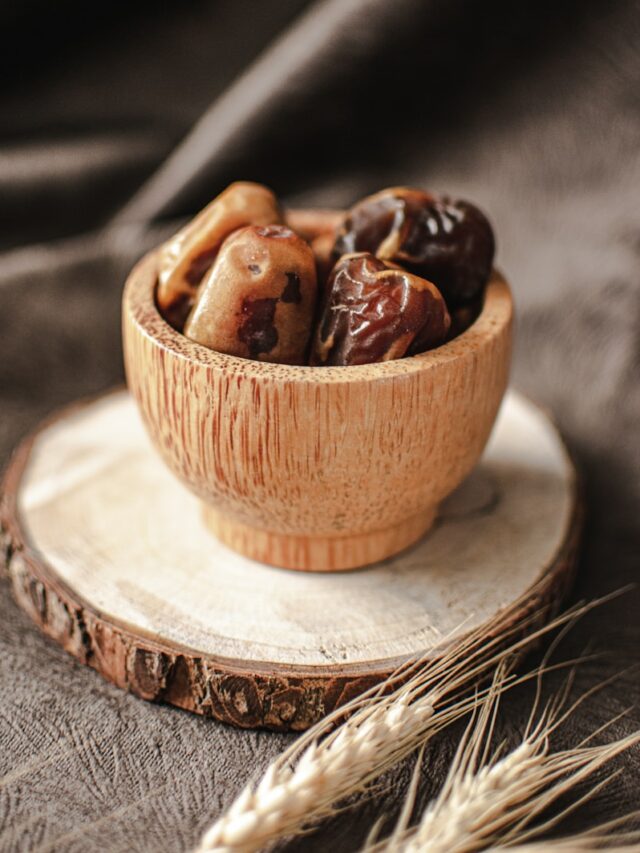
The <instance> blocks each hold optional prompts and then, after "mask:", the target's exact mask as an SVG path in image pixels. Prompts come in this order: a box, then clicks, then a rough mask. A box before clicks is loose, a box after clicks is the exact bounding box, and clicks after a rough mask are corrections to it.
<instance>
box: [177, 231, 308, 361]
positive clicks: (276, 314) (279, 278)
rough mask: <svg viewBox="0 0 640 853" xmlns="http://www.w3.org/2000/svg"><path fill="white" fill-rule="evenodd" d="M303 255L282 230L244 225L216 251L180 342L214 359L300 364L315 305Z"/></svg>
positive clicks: (297, 240) (299, 243)
mask: <svg viewBox="0 0 640 853" xmlns="http://www.w3.org/2000/svg"><path fill="white" fill-rule="evenodd" d="M316 290H317V287H316V266H315V258H314V256H313V252H312V250H311V247H310V246H309V245H308V244H307V243H306V242H305V241H304V240H303V239H302V238H301V237H298V235H297V234H294V232H293V231H292V230H291V229H290V228H287V227H286V226H284V225H267V226H257V225H250V226H248V227H246V228H241V229H239V230H237V231H235V232H234V233H233V234H231V236H229V237H227V239H226V240H225V241H224V243H223V244H222V246H221V248H220V251H219V253H218V256H217V258H216V259H215V262H214V263H213V266H212V267H211V270H210V271H209V273H207V275H206V277H205V279H204V280H203V282H202V284H201V285H200V289H199V291H198V295H197V300H196V302H195V305H194V307H193V309H192V311H191V313H190V314H189V316H188V318H187V321H186V323H185V327H184V334H185V335H186V336H187V337H188V338H191V339H192V340H194V341H196V342H197V343H200V344H203V345H204V346H206V347H209V348H210V349H214V350H217V351H218V352H223V353H228V354H229V355H235V356H240V357H242V358H253V359H258V360H260V361H271V362H280V363H283V364H304V363H305V360H306V354H307V349H308V344H309V338H310V336H311V324H312V321H313V315H314V311H315V303H316Z"/></svg>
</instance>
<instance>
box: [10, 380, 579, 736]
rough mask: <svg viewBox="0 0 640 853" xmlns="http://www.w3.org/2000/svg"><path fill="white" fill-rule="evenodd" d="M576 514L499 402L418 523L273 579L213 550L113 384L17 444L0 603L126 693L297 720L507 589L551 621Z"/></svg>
mask: <svg viewBox="0 0 640 853" xmlns="http://www.w3.org/2000/svg"><path fill="white" fill-rule="evenodd" d="M578 516H579V513H578V508H577V498H576V478H575V472H574V470H573V466H572V464H571V461H570V459H569V456H568V454H567V452H566V450H565V448H564V445H563V444H562V441H561V439H560V438H559V436H558V434H557V432H556V430H555V428H554V427H553V425H552V424H551V423H550V421H549V420H548V419H547V417H546V416H545V415H544V414H543V413H542V412H541V411H540V410H539V409H537V408H536V407H535V406H533V405H532V404H531V403H529V402H527V401H526V400H524V399H523V398H522V397H520V396H518V395H517V394H515V393H509V394H508V395H507V397H506V399H505V402H504V404H503V407H502V410H501V414H500V416H499V419H498V422H497V424H496V427H495V429H494V433H493V436H492V438H491V441H490V444H489V446H488V447H487V449H486V451H485V454H484V457H483V459H482V461H481V463H480V464H479V466H478V467H477V469H476V470H475V471H474V473H473V474H472V475H471V477H470V478H469V479H468V480H467V481H466V482H465V483H464V484H463V486H462V487H461V488H460V489H459V490H458V492H457V493H456V494H455V495H453V496H452V497H451V498H449V499H448V501H446V502H445V504H444V505H443V506H442V507H441V514H440V519H439V521H438V522H437V524H436V527H435V528H434V529H433V530H432V531H431V532H430V533H429V534H428V535H427V536H426V537H425V539H424V540H423V541H421V542H420V543H418V545H416V546H414V547H413V548H411V549H410V550H408V551H406V552H405V553H403V554H401V555H400V556H398V557H395V558H393V559H390V560H388V561H386V562H384V563H380V564H377V565H375V566H373V567H370V568H367V569H361V570H358V571H352V572H347V573H339V574H313V573H303V572H294V571H286V570H282V569H276V568H271V567H268V566H264V565H262V564H259V563H255V562H252V561H251V560H248V559H246V558H244V557H241V556H239V555H238V554H236V553H234V552H232V551H230V550H228V549H227V548H225V547H224V546H223V545H221V544H220V543H218V541H217V540H216V539H214V538H213V537H212V535H211V534H210V533H209V532H208V531H207V529H206V528H205V526H204V524H203V522H202V520H201V516H200V513H199V507H198V503H197V500H196V498H194V497H193V496H192V495H191V494H190V493H189V492H188V491H187V490H186V489H185V488H184V487H183V486H181V485H180V484H179V483H178V482H177V481H176V480H175V479H174V478H173V476H172V475H171V474H170V473H169V471H168V470H167V469H165V467H164V465H163V464H162V462H161V461H160V460H159V459H158V458H157V457H156V455H155V452H154V451H153V449H152V448H151V445H150V443H149V441H148V439H147V436H146V434H145V432H144V430H143V427H142V425H141V422H140V421H139V419H138V415H137V411H136V409H135V407H134V404H133V402H132V401H131V399H130V397H129V395H128V394H127V393H126V392H125V391H117V392H114V393H111V394H108V395H106V396H104V397H102V398H99V399H97V400H95V401H93V402H91V403H88V404H82V405H79V406H76V407H73V408H71V409H67V410H65V411H64V412H62V414H61V415H59V416H58V417H57V418H56V419H54V420H52V421H49V422H48V423H47V424H45V425H44V426H43V427H41V429H40V430H39V431H38V432H37V433H36V434H35V436H33V437H32V438H30V439H28V440H27V441H25V443H24V444H23V445H22V446H21V447H20V448H19V449H18V450H17V451H16V454H15V455H14V458H13V460H12V462H11V464H10V466H9V468H8V471H7V473H6V476H5V480H4V490H3V499H2V504H1V510H0V521H1V523H2V524H1V527H2V530H3V537H4V543H5V546H6V547H5V551H6V555H7V561H6V562H7V566H8V572H9V575H10V577H11V580H12V584H13V589H14V593H15V596H16V598H17V600H18V602H19V603H20V604H21V606H22V607H24V609H25V610H26V611H27V612H28V613H30V614H31V616H32V617H33V618H34V619H35V620H36V622H37V623H38V624H39V625H40V627H41V628H42V629H43V630H44V631H45V632H46V633H47V634H49V635H50V636H51V637H53V638H54V639H56V640H57V641H58V642H60V643H61V644H62V645H63V646H64V647H65V648H66V649H67V650H68V651H69V652H71V653H72V654H73V655H75V656H76V657H77V658H79V659H80V660H81V661H83V662H84V663H87V664H89V665H90V666H92V667H94V668H95V669H97V670H98V671H99V672H101V673H102V674H103V675H104V676H105V677H106V678H108V679H109V680H111V681H113V682H114V683H115V684H117V685H119V686H121V687H124V688H128V689H130V690H132V691H133V692H134V693H136V694H137V695H139V696H141V697H143V698H145V699H151V700H163V701H165V702H169V703H172V704H174V705H178V706H180V707H181V708H186V709H188V710H191V711H195V712H197V713H201V714H207V715H210V716H213V717H215V718H217V719H219V720H224V721H226V722H230V723H234V724H236V725H239V726H245V727H254V726H266V727H269V728H275V729H288V728H291V729H298V730H299V729H304V728H306V727H307V726H309V725H310V724H311V723H312V722H314V721H315V720H316V719H318V718H319V717H320V716H322V715H323V714H324V713H326V712H328V711H329V710H331V709H332V708H334V707H336V706H337V705H338V704H340V703H342V702H344V701H346V700H347V699H349V698H351V697H352V696H353V695H355V694H356V693H358V692H360V691H362V690H363V689H364V688H366V687H368V686H369V685H371V684H372V683H375V682H376V681H378V680H380V679H381V678H382V677H384V676H385V675H386V674H388V673H389V672H391V671H392V670H393V669H394V668H395V667H396V666H397V665H398V664H399V663H400V662H402V661H403V660H405V659H406V658H407V657H408V656H412V655H415V654H418V653H420V654H422V653H425V652H429V651H430V650H434V652H435V650H436V649H437V648H438V647H440V648H442V644H443V638H444V637H446V638H447V642H451V641H453V639H455V638H456V637H459V636H460V635H461V634H462V633H464V632H466V631H468V630H470V629H471V628H473V627H476V626H478V625H481V624H484V623H488V622H491V621H492V620H495V619H496V617H497V616H498V614H500V613H501V612H504V610H505V608H509V607H510V606H512V605H513V603H514V602H516V601H518V600H520V599H521V597H522V596H523V595H524V596H525V597H524V605H523V606H527V607H529V606H530V607H534V606H537V605H538V604H540V602H541V601H542V603H543V604H544V603H546V604H549V605H550V606H549V607H548V608H547V610H548V611H549V612H552V611H553V609H554V608H556V607H557V605H558V604H559V601H560V599H561V597H562V595H563V594H564V592H565V591H566V589H567V588H568V585H569V583H570V580H571V574H572V565H573V555H574V552H575V546H576V541H577V536H578V527H579V524H578ZM528 591H529V592H528ZM527 595H528V597H527Z"/></svg>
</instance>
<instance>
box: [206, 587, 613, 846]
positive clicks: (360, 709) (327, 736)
mask: <svg viewBox="0 0 640 853" xmlns="http://www.w3.org/2000/svg"><path fill="white" fill-rule="evenodd" d="M596 603H598V602H594V603H593V604H591V605H582V606H581V607H578V608H575V609H573V610H571V611H568V612H567V613H565V614H563V615H562V616H560V617H558V618H556V619H555V620H553V621H552V622H551V623H550V624H548V625H547V626H544V627H540V622H541V621H542V620H541V613H540V612H537V613H531V612H529V613H527V614H525V615H522V616H520V617H519V620H516V621H515V622H514V619H513V612H514V611H515V612H518V610H517V607H516V608H514V611H508V612H505V613H504V614H503V617H502V619H501V620H497V621H496V622H495V623H494V624H493V625H491V626H490V627H491V629H492V630H490V631H489V632H488V631H487V626H484V628H480V629H478V630H476V631H472V632H471V633H470V634H468V635H467V637H465V638H463V639H462V640H460V641H459V642H457V643H456V644H455V645H454V646H453V648H451V649H450V650H449V651H445V652H444V653H443V654H442V655H441V656H440V657H436V658H433V657H432V656H430V657H428V658H422V659H419V660H416V661H413V662H410V663H408V664H406V665H405V666H404V667H401V668H400V669H399V670H398V671H397V672H396V673H395V674H394V675H393V676H392V677H391V678H390V679H388V680H387V681H386V682H384V683H383V684H382V685H381V686H379V687H377V688H374V689H371V690H369V691H368V692H367V693H365V694H364V695H363V696H360V697H358V698H357V699H355V700H353V701H352V702H350V703H348V704H347V705H345V706H343V707H342V708H340V709H338V710H336V711H334V712H333V713H332V714H330V715H328V716H327V717H325V718H324V719H323V720H321V721H320V722H319V723H318V724H316V725H315V726H314V727H312V728H311V729H309V730H308V731H307V732H306V733H305V734H304V735H303V736H302V737H301V738H299V739H298V741H296V743H295V744H294V745H293V746H292V747H291V748H290V749H288V750H286V751H285V752H284V753H283V754H282V755H281V756H279V757H278V758H277V759H276V760H275V762H274V763H273V764H272V765H271V766H270V767H269V768H268V770H267V772H266V773H265V775H264V776H263V778H262V779H261V780H260V781H259V782H258V784H257V785H251V784H250V785H248V786H247V787H246V788H245V789H244V790H243V791H242V792H241V794H240V795H239V796H238V798H237V799H236V800H235V802H234V803H233V804H232V805H231V807H230V808H229V810H228V811H227V812H226V813H225V814H224V815H223V816H222V817H221V818H220V819H219V820H217V821H216V822H215V823H214V824H213V826H212V827H211V828H210V829H209V830H208V831H207V832H206V833H205V835H204V836H203V838H202V840H201V842H200V845H199V847H198V848H197V853H208V851H217V853H223V851H226V852H227V853H231V851H233V853H240V852H241V853H251V851H256V850H259V849H261V848H263V847H265V846H267V845H269V844H271V843H273V842H275V841H276V840H278V839H280V838H282V837H284V836H288V835H291V834H294V833H298V832H301V831H304V830H305V829H306V828H308V827H309V826H311V825H313V824H314V823H315V822H317V821H318V820H319V819H320V818H322V817H324V816H326V815H328V814H331V813H333V812H334V811H335V809H336V805H337V804H338V803H339V802H340V801H341V800H344V798H345V797H347V796H349V795H351V794H354V793H357V792H360V791H362V790H363V789H365V788H366V787H367V785H368V784H369V783H370V782H371V781H372V780H373V779H375V778H376V777H377V776H379V775H380V774H381V773H383V772H384V771H385V770H387V769H388V768H389V767H391V766H392V765H394V764H395V763H397V762H398V761H399V760H400V759H402V758H403V757H405V756H406V755H408V754H409V753H410V752H412V751H413V750H414V749H415V748H416V747H417V746H419V745H420V744H421V743H424V742H426V741H427V740H429V739H430V738H431V737H432V736H433V735H434V734H436V733H437V732H439V731H440V730H442V729H443V728H444V727H445V726H447V725H449V724H450V723H451V722H453V720H456V719H458V718H459V717H460V716H462V715H464V714H466V713H468V712H469V711H470V710H472V709H473V707H474V706H475V703H476V702H477V698H478V697H477V696H475V697H474V696H469V695H468V691H469V687H470V686H471V685H472V684H474V683H477V682H478V680H479V679H481V678H483V677H485V678H486V676H487V675H488V674H489V673H491V672H493V670H494V669H495V667H497V666H498V665H500V664H501V663H502V664H503V665H504V662H505V661H507V660H511V659H513V657H514V655H517V654H519V653H521V652H522V650H523V649H524V648H525V647H526V646H527V645H529V644H530V643H531V642H532V641H534V640H535V639H537V638H539V637H541V636H542V635H543V634H545V633H547V632H548V631H551V630H553V629H554V628H557V627H558V626H559V625H562V624H567V623H570V622H572V621H574V620H575V618H576V617H577V615H580V613H582V612H585V611H586V610H588V609H590V608H591V607H593V606H595V605H596ZM505 637H506V643H507V644H506V647H505ZM432 654H433V653H432ZM503 682H504V683H503V684H502V687H501V689H505V688H506V686H507V684H508V678H507V677H506V675H505V673H504V671H503ZM345 718H346V721H345V722H342V721H343V720H345ZM338 722H341V725H339V727H338V728H337V729H335V730H334V727H335V726H336V723H338Z"/></svg>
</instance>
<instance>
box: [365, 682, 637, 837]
mask: <svg viewBox="0 0 640 853" xmlns="http://www.w3.org/2000/svg"><path fill="white" fill-rule="evenodd" d="M500 684H501V676H500V674H499V673H498V675H497V677H496V680H495V681H494V685H493V688H492V689H491V690H490V691H488V692H487V693H486V695H485V697H484V698H483V699H482V700H481V709H480V711H479V712H477V713H476V718H477V719H474V720H472V723H471V724H470V726H469V727H468V729H467V732H466V734H465V737H464V738H463V740H462V741H461V744H460V747H459V749H458V751H457V754H456V756H455V758H454V761H453V763H452V765H451V768H450V771H449V774H448V776H447V779H446V781H445V784H444V786H443V788H442V790H441V792H440V794H439V795H438V796H437V798H436V799H435V800H434V801H433V802H432V803H431V804H430V805H429V806H428V808H427V809H426V810H425V812H424V813H423V816H422V818H421V820H420V821H419V823H418V824H417V826H415V827H408V815H409V814H410V812H411V808H412V806H413V801H414V800H415V795H416V790H417V785H416V784H412V787H411V790H410V793H409V798H408V802H407V803H406V804H405V808H404V809H403V813H402V815H401V818H400V819H399V821H398V823H397V824H396V827H395V829H394V831H393V833H392V835H391V836H390V837H389V838H387V839H386V840H384V841H381V842H375V841H373V840H371V841H370V843H369V844H368V845H367V846H366V849H367V850H368V851H369V853H374V851H375V853H391V851H393V853H471V851H476V850H484V849H486V848H487V847H488V846H490V845H492V844H493V845H496V844H499V845H500V849H507V848H506V845H509V847H508V849H512V848H513V846H514V845H518V846H522V845H523V844H525V843H528V842H529V841H530V840H531V839H535V838H536V837H538V836H539V835H541V834H542V833H545V832H548V831H549V830H550V829H551V828H553V827H554V826H555V825H556V824H557V823H558V822H559V821H560V819H561V818H563V817H565V816H566V815H567V814H568V813H569V812H570V811H572V810H573V809H575V808H576V807H577V806H578V805H580V804H582V803H583V802H584V801H585V799H587V798H588V797H590V796H592V795H593V794H594V793H596V792H597V791H598V790H599V789H600V788H601V787H602V786H603V785H604V784H606V782H607V781H608V779H609V778H611V777H608V778H606V779H605V780H603V781H602V782H600V783H599V784H597V785H596V786H594V787H593V788H592V789H591V790H590V791H589V792H588V793H587V794H586V795H584V796H583V797H582V798H580V799H578V800H577V801H576V802H575V803H574V804H572V805H571V806H568V807H566V808H565V809H564V810H563V811H562V812H560V814H558V815H556V816H555V817H554V818H553V819H550V820H547V821H546V822H544V823H541V824H538V825H536V826H535V827H530V824H531V823H532V821H533V820H534V818H536V817H537V816H539V815H540V814H541V813H542V812H543V811H544V810H545V809H546V808H548V806H549V805H550V804H551V803H553V802H555V801H557V800H558V798H559V797H561V796H562V795H564V794H566V793H568V792H569V791H570V790H572V789H573V788H575V787H576V786H577V785H578V784H579V783H581V782H582V781H583V780H584V779H586V778H587V777H588V776H590V775H592V774H593V773H595V772H596V771H597V770H598V769H599V768H601V767H602V766H603V765H604V764H605V763H606V762H608V761H610V760H611V759H612V758H613V757H614V756H616V755H617V754H618V753H620V752H622V751H623V750H625V749H629V748H630V747H632V746H634V745H636V744H638V743H640V732H636V733H634V734H632V735H629V736H628V737H626V738H623V739H621V740H618V741H615V742H613V743H610V744H605V745H602V746H585V745H584V744H583V745H579V746H578V747H576V748H574V749H569V750H565V751H562V752H556V753H552V752H550V747H549V737H550V735H551V734H552V733H553V731H554V730H555V729H556V728H557V727H558V726H559V725H560V724H561V723H562V722H563V721H564V720H565V719H566V717H567V716H568V715H569V714H570V713H572V711H573V710H574V709H575V707H576V706H577V704H579V702H580V701H583V700H584V698H585V697H586V696H587V695H590V694H591V693H592V692H593V691H590V693H589V694H585V696H583V697H582V698H581V699H580V700H578V702H577V703H574V705H573V706H572V707H571V708H569V710H568V711H566V712H564V713H561V709H562V706H563V701H564V699H566V691H565V693H564V694H562V695H561V696H560V697H559V700H558V701H556V702H555V703H553V704H552V705H551V706H549V707H548V708H547V709H546V710H545V712H543V713H542V715H541V716H540V719H539V720H538V722H537V723H534V714H535V708H536V706H535V705H534V711H533V712H532V717H531V719H530V721H529V725H528V726H527V731H526V733H525V737H524V738H523V740H522V742H521V743H520V744H519V745H518V746H517V747H516V748H515V749H513V750H512V751H511V752H509V753H508V754H506V755H504V756H502V757H499V753H498V754H496V755H494V757H493V758H488V753H489V748H490V741H491V735H492V731H493V721H494V720H495V713H496V711H497V703H498V698H499V695H500V693H501V689H500ZM419 772H420V768H419V767H417V768H416V771H415V778H414V783H415V780H416V778H417V775H418V773H419ZM613 775H615V774H613ZM614 823H615V822H613V823H611V824H609V825H605V826H604V827H599V828H597V829H596V830H595V831H591V832H586V833H583V834H581V835H579V836H574V837H573V838H571V839H567V840H566V842H565V843H566V845H567V849H571V847H572V846H574V847H575V846H576V845H577V844H579V843H582V844H583V845H585V846H584V847H583V849H597V846H598V845H600V846H602V844H605V843H607V839H609V841H610V836H611V831H612V830H613V828H614ZM554 843H555V842H554ZM586 845H591V846H590V847H588V846H586ZM547 849H551V848H547ZM557 849H561V848H560V846H558V848H557Z"/></svg>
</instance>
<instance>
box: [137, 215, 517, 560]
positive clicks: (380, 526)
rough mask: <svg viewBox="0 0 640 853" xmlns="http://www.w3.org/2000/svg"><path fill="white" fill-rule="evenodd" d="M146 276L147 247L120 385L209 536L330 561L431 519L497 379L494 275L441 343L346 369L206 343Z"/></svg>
mask: <svg viewBox="0 0 640 853" xmlns="http://www.w3.org/2000/svg"><path fill="white" fill-rule="evenodd" d="M300 215H301V216H302V217H306V218H305V219H304V221H305V223H307V225H306V227H305V230H306V232H307V234H309V232H310V230H311V231H312V230H313V229H310V227H309V225H308V222H309V214H300ZM294 218H295V214H292V216H291V219H294ZM311 218H312V217H311ZM321 227H322V226H321ZM156 279H157V258H156V254H155V253H151V254H149V255H147V256H146V257H145V258H143V260H142V261H140V263H138V265H137V266H136V267H135V268H134V269H133V271H132V272H131V274H130V276H129V279H128V281H127V285H126V288H125V292H124V297H123V335H124V356H125V366H126V372H127V381H128V385H129V388H130V390H131V393H132V394H133V396H134V398H135V400H136V401H137V404H138V408H139V410H140V413H141V415H142V418H143V420H144V422H145V424H146V427H147V430H148V432H149V434H150V436H151V439H152V441H153V443H154V445H155V447H156V448H157V450H158V452H159V453H160V455H161V457H162V458H163V459H164V461H165V462H166V463H167V465H168V466H169V467H170V468H171V470H172V471H173V472H174V473H175V474H176V475H177V476H178V477H179V478H180V479H181V480H182V481H183V482H184V483H185V484H186V485H187V486H188V487H189V488H190V489H191V490H192V491H193V492H194V493H196V494H197V495H198V496H199V497H200V498H201V499H202V501H203V507H204V515H205V519H206V522H207V524H208V525H209V527H210V529H211V530H212V531H213V532H214V533H215V535H216V536H218V537H219V538H220V539H221V540H222V541H223V542H224V543H225V544H226V545H228V546H229V547H231V548H233V549H235V550H236V551H239V552H240V553H242V554H244V555H245V556H248V557H251V558H253V559H255V560H259V561H261V562H264V563H270V564H272V565H275V566H282V567H285V568H290V569H303V570H316V571H337V570H341V569H350V568H354V567H357V566H364V565H366V564H368V563H372V562H376V561H378V560H382V559H384V558H386V557H389V556H391V555H392V554H395V553H397V552H398V551H401V550H402V549H404V548H406V547H408V546H409V545H411V544H412V543H413V542H415V541H416V540H417V539H419V538H420V537H421V536H422V535H423V534H424V533H425V532H426V531H427V530H428V529H429V528H430V527H431V525H432V524H433V521H434V519H435V516H436V512H437V508H438V504H439V503H440V501H442V499H443V498H445V497H446V496H447V495H448V494H449V493H450V492H451V491H452V490H453V489H454V488H455V487H456V486H457V485H458V484H459V483H460V482H461V481H462V480H463V479H464V477H465V476H466V475H467V474H468V473H469V472H470V471H471V469H472V468H473V466H474V465H475V463H476V462H477V460H478V458H479V457H480V454H481V453H482V450H483V448H484V446H485V443H486V441H487V439H488V437H489V433H490V431H491V427H492V426H493V422H494V420H495V417H496V414H497V411H498V407H499V405H500V401H501V399H502V396H503V394H504V391H505V388H506V385H507V379H508V374H509V363H510V352H511V326H512V300H511V293H510V290H509V286H508V284H507V283H506V281H505V280H504V278H502V277H501V276H500V275H499V274H498V273H494V274H493V275H492V277H491V280H490V282H489V284H488V286H487V291H486V297H485V301H484V306H483V309H482V311H481V313H480V316H479V317H478V319H477V320H476V321H475V323H474V324H473V325H472V326H471V327H470V328H469V329H468V330H467V331H466V332H464V333H463V334H462V335H460V336H459V337H457V338H455V339H454V340H452V341H451V342H449V343H447V344H445V345H444V346H441V347H439V348H438V349H436V350H432V351H430V352H427V353H424V354H422V355H418V356H413V357H412V358H405V359H398V360H396V361H389V362H385V363H381V364H368V365H361V366H357V367H302V366H300V367H298V366H295V367H291V366H287V365H281V364H270V363H267V362H259V361H251V360H248V359H242V358H236V357H233V356H229V355H224V354H222V353H218V352H213V351H212V350H210V349H207V348H206V347H203V346H200V345H199V344H196V343H194V342H193V341H190V340H189V339H188V338H185V337H184V336H183V335H182V334H180V333H179V332H177V331H175V330H174V329H173V328H171V326H169V325H168V324H167V323H166V322H165V321H164V320H163V318H162V317H161V316H160V314H159V312H158V309H157V307H156V304H155V287H156Z"/></svg>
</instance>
